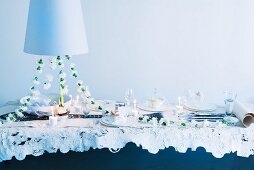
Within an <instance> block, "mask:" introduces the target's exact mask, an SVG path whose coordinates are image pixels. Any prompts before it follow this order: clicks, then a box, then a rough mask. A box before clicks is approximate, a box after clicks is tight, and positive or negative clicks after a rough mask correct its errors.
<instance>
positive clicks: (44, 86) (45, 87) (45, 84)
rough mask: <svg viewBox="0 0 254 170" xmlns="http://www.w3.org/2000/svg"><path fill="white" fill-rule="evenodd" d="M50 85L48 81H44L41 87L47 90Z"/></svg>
mask: <svg viewBox="0 0 254 170" xmlns="http://www.w3.org/2000/svg"><path fill="white" fill-rule="evenodd" d="M50 87H51V84H50V83H44V84H43V89H45V90H48V89H49V88H50Z"/></svg>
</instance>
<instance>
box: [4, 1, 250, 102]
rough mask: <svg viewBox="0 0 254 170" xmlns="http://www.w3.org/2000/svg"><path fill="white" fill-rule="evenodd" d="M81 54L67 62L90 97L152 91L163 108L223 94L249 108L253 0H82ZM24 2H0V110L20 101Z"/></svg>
mask: <svg viewBox="0 0 254 170" xmlns="http://www.w3.org/2000/svg"><path fill="white" fill-rule="evenodd" d="M82 1H83V9H84V15H85V23H86V29H87V35H88V43H89V50H90V52H89V54H87V55H84V56H78V57H75V58H74V61H75V62H76V64H77V65H78V71H79V72H80V76H81V77H82V79H83V80H84V81H85V82H86V83H87V84H88V85H89V86H90V89H91V91H92V94H93V95H94V96H95V97H97V98H109V99H110V98H111V99H122V98H123V95H124V91H125V89H126V88H128V87H133V89H134V90H135V92H136V95H137V97H138V98H139V99H142V98H144V97H145V96H149V95H150V94H151V91H152V89H153V87H157V88H158V89H159V92H161V93H162V94H163V95H164V96H165V97H166V98H167V99H168V100H169V101H175V98H176V97H177V95H178V94H182V93H183V92H184V91H185V90H187V89H200V90H202V91H203V92H204V93H205V94H206V96H207V97H209V99H210V100H211V101H219V100H220V99H221V98H222V92H223V90H225V89H233V90H234V91H237V93H238V94H239V95H238V96H239V98H240V99H241V100H246V101H254V86H253V84H254V74H253V73H254V71H252V70H253V63H254V10H253V9H254V1H253V0H82ZM27 10H28V0H1V1H0V23H1V24H0V62H1V65H0V104H3V103H5V102H6V101H8V100H13V99H16V98H18V97H21V96H23V95H25V94H26V93H27V92H28V91H27V89H28V88H29V87H30V85H31V78H32V76H33V72H32V71H33V69H34V68H33V66H34V62H35V59H34V57H33V56H31V55H28V54H24V53H23V52H22V50H23V42H24V34H25V26H26V19H27Z"/></svg>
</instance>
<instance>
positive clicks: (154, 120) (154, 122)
mask: <svg viewBox="0 0 254 170" xmlns="http://www.w3.org/2000/svg"><path fill="white" fill-rule="evenodd" d="M152 123H153V126H154V127H156V126H157V125H158V121H157V118H156V117H153V118H152Z"/></svg>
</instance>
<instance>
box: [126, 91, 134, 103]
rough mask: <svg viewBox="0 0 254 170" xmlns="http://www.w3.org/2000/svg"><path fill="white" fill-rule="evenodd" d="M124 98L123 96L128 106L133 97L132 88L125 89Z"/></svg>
mask: <svg viewBox="0 0 254 170" xmlns="http://www.w3.org/2000/svg"><path fill="white" fill-rule="evenodd" d="M124 98H125V100H126V104H127V106H130V102H131V100H133V99H134V96H133V90H132V89H131V88H128V89H127V90H126V92H125V96H124Z"/></svg>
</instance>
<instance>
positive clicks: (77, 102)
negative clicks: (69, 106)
mask: <svg viewBox="0 0 254 170" xmlns="http://www.w3.org/2000/svg"><path fill="white" fill-rule="evenodd" d="M78 104H79V95H77V96H76V105H78Z"/></svg>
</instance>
